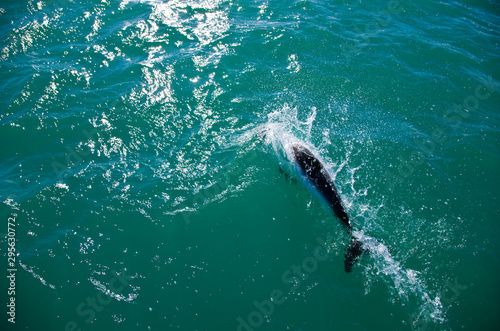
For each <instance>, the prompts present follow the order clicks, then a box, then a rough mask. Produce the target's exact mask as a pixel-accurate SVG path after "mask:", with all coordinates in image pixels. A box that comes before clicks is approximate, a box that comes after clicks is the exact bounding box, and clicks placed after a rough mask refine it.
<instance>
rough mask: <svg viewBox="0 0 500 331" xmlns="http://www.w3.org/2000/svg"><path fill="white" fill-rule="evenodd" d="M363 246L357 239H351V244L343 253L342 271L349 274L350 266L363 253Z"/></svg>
mask: <svg viewBox="0 0 500 331" xmlns="http://www.w3.org/2000/svg"><path fill="white" fill-rule="evenodd" d="M365 250H366V249H364V248H363V244H362V243H361V241H359V240H358V239H356V238H354V236H352V237H351V242H350V243H349V247H347V251H346V253H345V261H344V269H345V272H351V271H352V266H353V265H354V263H356V261H357V259H358V257H359V256H360V255H361V254H363V253H364V252H365Z"/></svg>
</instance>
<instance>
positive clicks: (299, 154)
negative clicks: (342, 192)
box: [293, 145, 351, 232]
mask: <svg viewBox="0 0 500 331" xmlns="http://www.w3.org/2000/svg"><path fill="white" fill-rule="evenodd" d="M293 154H294V156H295V162H296V163H297V165H298V167H299V168H300V170H301V171H302V173H303V175H304V176H306V177H307V179H308V180H309V181H310V182H311V183H312V184H313V185H314V187H315V188H316V189H317V190H318V191H319V193H320V194H321V196H322V197H323V198H325V199H326V201H327V202H328V204H329V205H330V207H331V208H332V209H333V212H334V213H335V215H336V216H337V217H338V218H339V219H340V220H341V222H342V224H344V225H345V226H346V227H347V229H348V231H349V232H350V231H351V223H350V222H349V217H348V216H347V213H346V212H345V210H344V207H343V206H342V203H341V201H340V197H339V194H338V193H337V189H336V188H335V185H334V184H333V181H332V179H331V178H330V175H329V174H328V172H327V171H326V169H325V167H324V166H323V164H321V162H320V161H319V160H318V159H317V158H316V157H315V156H314V155H313V153H312V152H311V151H310V150H309V149H307V148H306V147H304V146H299V145H294V146H293Z"/></svg>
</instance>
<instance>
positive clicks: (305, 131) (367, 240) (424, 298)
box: [252, 105, 445, 329]
mask: <svg viewBox="0 0 500 331" xmlns="http://www.w3.org/2000/svg"><path fill="white" fill-rule="evenodd" d="M316 114H317V112H316V109H315V108H311V111H310V112H309V114H307V116H306V119H305V120H300V119H299V118H298V112H297V109H296V108H292V107H289V106H288V105H285V106H284V107H283V108H282V109H280V110H277V111H274V112H271V113H270V114H269V115H268V121H267V123H265V124H264V125H262V126H260V127H258V128H256V129H254V130H252V133H253V134H257V135H258V136H259V137H260V139H261V140H262V141H263V142H264V146H270V147H271V149H272V152H273V153H274V154H275V155H276V156H277V159H278V161H279V163H280V167H281V168H285V169H287V170H289V171H290V172H291V173H294V172H295V167H294V157H293V152H292V146H293V145H294V144H299V145H304V146H306V147H307V148H308V149H310V150H311V151H312V152H313V153H314V154H315V156H316V157H318V159H319V160H320V162H322V163H323V164H324V165H325V167H326V169H327V171H328V172H329V173H330V174H331V177H332V180H334V181H335V178H336V177H337V175H339V174H340V173H341V172H342V173H346V175H345V177H346V182H345V184H347V187H346V190H350V192H349V193H345V194H341V196H342V200H343V201H344V204H345V207H347V210H348V213H350V214H351V215H355V218H354V219H355V220H356V221H355V222H354V224H353V225H354V228H355V229H356V228H357V230H354V231H353V233H352V235H353V237H354V238H355V239H357V240H359V241H360V242H361V243H362V247H363V249H364V250H365V251H366V253H365V255H367V256H369V258H363V261H361V266H362V267H364V268H365V275H366V277H367V284H366V285H367V289H366V294H368V293H369V290H370V284H371V283H373V282H376V281H383V282H384V283H385V284H386V285H387V286H388V288H389V290H390V292H391V298H390V299H389V300H390V301H391V302H396V301H400V302H401V303H402V305H403V306H405V307H409V311H408V313H409V315H410V316H411V318H410V324H411V325H410V326H411V327H412V328H413V329H419V328H420V327H422V325H424V326H427V325H429V324H430V323H432V324H438V325H441V324H443V323H444V322H445V317H444V312H443V305H442V303H441V301H440V297H439V295H435V296H434V298H433V295H432V294H431V293H432V291H431V290H429V289H428V287H427V286H426V284H425V281H424V280H423V277H422V274H420V273H419V272H418V271H415V270H412V269H407V268H404V267H403V266H402V265H401V263H400V262H399V261H397V259H396V258H395V257H393V255H392V254H391V253H390V250H389V248H388V247H387V246H386V245H385V244H383V243H382V242H381V241H379V240H377V239H375V238H374V237H371V236H369V235H368V234H366V232H369V231H372V230H373V228H376V230H377V231H376V232H377V233H378V232H382V233H384V232H385V231H383V229H382V231H379V230H380V229H378V228H379V227H380V226H379V225H378V224H376V222H375V221H374V220H375V219H376V217H377V216H376V214H377V212H378V210H379V209H380V208H382V207H383V203H382V204H381V205H379V206H375V207H374V206H373V202H371V201H368V200H367V190H368V189H367V188H358V189H356V188H355V186H354V182H355V180H356V179H355V173H356V172H357V171H358V170H359V169H361V168H362V167H363V166H364V164H361V165H357V166H353V165H351V164H349V160H350V153H351V150H349V149H348V150H347V151H346V154H347V155H346V159H345V160H344V161H341V162H340V163H339V164H335V163H334V162H332V161H330V160H328V159H325V158H322V157H321V154H323V153H324V150H322V149H321V148H319V149H318V148H316V147H315V146H314V144H313V143H312V142H311V140H312V139H313V137H312V134H313V133H314V130H313V124H314V123H315V119H316ZM326 130H328V129H326ZM342 177H344V175H342ZM344 198H346V199H344ZM346 202H347V203H346ZM354 219H353V220H354ZM361 219H364V220H363V221H361ZM367 261H369V262H367Z"/></svg>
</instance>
